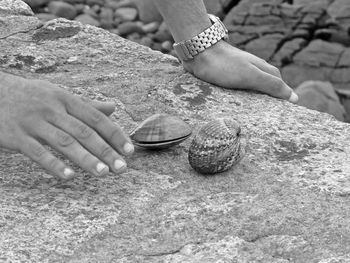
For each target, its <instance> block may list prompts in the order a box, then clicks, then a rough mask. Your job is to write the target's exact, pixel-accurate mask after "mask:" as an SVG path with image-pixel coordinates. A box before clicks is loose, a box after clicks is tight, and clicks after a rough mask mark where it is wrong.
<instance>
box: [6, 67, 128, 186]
mask: <svg viewBox="0 0 350 263" xmlns="http://www.w3.org/2000/svg"><path fill="white" fill-rule="evenodd" d="M113 111H114V104H113V103H102V102H91V101H86V100H83V99H81V98H79V97H77V96H74V95H72V94H70V93H68V92H66V91H64V90H62V89H60V88H59V87H57V86H56V85H54V84H52V83H50V82H47V81H42V80H30V79H24V78H21V77H19V76H15V75H12V74H8V73H4V72H1V71H0V147H4V148H8V149H11V150H16V151H20V152H22V153H24V154H25V155H27V156H28V157H29V158H31V159H32V160H34V161H36V162H37V163H39V164H40V165H41V166H43V167H44V168H46V169H47V170H48V171H49V172H51V173H52V174H53V175H55V176H57V177H58V178H61V179H70V178H72V177H73V176H74V171H73V169H72V168H71V167H69V166H68V165H67V164H65V163H64V162H62V161H61V160H60V159H58V158H57V157H55V156H54V154H53V153H52V152H51V151H49V150H48V149H47V148H46V147H44V146H43V143H46V144H48V145H50V146H51V148H52V149H53V150H56V151H59V152H61V153H62V154H63V155H65V156H66V157H67V158H68V159H70V160H71V161H73V162H75V163H76V164H78V165H79V166H80V167H81V168H82V169H84V170H86V171H88V172H90V173H92V174H93V175H96V176H99V175H104V174H106V173H107V172H108V171H109V169H111V170H112V171H113V172H115V173H119V172H123V171H124V170H125V168H126V163H125V161H124V160H123V158H122V157H121V155H127V154H131V153H132V152H133V146H132V144H131V143H130V140H129V139H128V137H127V136H126V135H125V134H124V133H123V131H122V130H121V128H120V127H119V126H118V125H116V124H115V123H113V122H112V121H111V120H110V119H109V118H108V117H107V116H106V115H110V114H111V113H112V112H113ZM107 142H108V144H107Z"/></svg>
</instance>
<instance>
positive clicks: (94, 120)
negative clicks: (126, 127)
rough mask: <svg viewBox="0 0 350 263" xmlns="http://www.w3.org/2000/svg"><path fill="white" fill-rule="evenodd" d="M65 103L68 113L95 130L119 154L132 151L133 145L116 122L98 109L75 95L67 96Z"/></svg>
mask: <svg viewBox="0 0 350 263" xmlns="http://www.w3.org/2000/svg"><path fill="white" fill-rule="evenodd" d="M66 103H67V105H66V107H67V112H68V113H69V114H70V115H72V116H73V117H75V118H77V119H79V120H80V121H82V122H84V123H85V124H87V125H88V126H89V127H91V128H92V129H94V130H95V131H97V133H98V134H99V135H100V136H101V137H102V138H103V139H104V140H105V141H106V142H107V143H108V144H110V145H111V146H112V147H113V148H114V149H115V150H117V151H118V152H119V153H120V154H123V155H130V154H132V153H133V151H134V146H133V145H132V143H131V141H130V139H129V137H128V136H127V135H126V134H125V133H124V131H123V130H122V129H121V127H120V126H119V125H118V124H116V123H113V122H112V121H111V120H110V119H109V118H108V117H106V116H105V115H104V114H102V113H101V112H100V111H98V110H96V109H95V108H93V107H91V106H90V105H88V104H86V103H83V102H82V101H81V100H79V99H77V98H75V97H71V96H69V97H68V96H67V98H66Z"/></svg>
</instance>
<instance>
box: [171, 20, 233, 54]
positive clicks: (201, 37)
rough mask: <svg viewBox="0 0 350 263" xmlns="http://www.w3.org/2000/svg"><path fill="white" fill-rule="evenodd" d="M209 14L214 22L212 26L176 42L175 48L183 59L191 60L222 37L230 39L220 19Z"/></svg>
mask: <svg viewBox="0 0 350 263" xmlns="http://www.w3.org/2000/svg"><path fill="white" fill-rule="evenodd" d="M208 16H209V18H210V20H211V21H212V22H213V25H212V26H210V27H209V28H207V29H206V30H204V31H203V32H201V33H199V34H198V35H197V36H195V37H193V38H191V39H189V40H185V41H181V42H179V43H175V44H174V49H175V51H176V53H177V55H178V56H179V58H180V59H181V60H185V61H186V60H191V59H193V58H194V56H196V55H197V54H199V53H200V52H203V51H204V50H206V49H207V48H209V47H211V46H212V45H214V44H216V43H217V42H219V41H220V40H221V39H225V40H227V39H228V31H227V29H226V27H225V25H224V24H223V23H222V22H221V21H220V19H219V18H218V17H216V16H214V15H211V14H208Z"/></svg>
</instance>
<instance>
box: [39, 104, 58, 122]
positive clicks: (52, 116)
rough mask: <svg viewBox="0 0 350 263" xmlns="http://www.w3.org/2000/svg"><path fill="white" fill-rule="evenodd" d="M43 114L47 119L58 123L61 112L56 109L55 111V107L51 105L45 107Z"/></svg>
mask: <svg viewBox="0 0 350 263" xmlns="http://www.w3.org/2000/svg"><path fill="white" fill-rule="evenodd" d="M42 115H43V117H44V119H45V120H47V121H50V122H52V123H57V121H58V116H59V114H57V112H56V111H54V110H53V109H51V108H49V107H45V108H44V109H43V111H42Z"/></svg>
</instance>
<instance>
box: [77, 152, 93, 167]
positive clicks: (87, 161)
mask: <svg viewBox="0 0 350 263" xmlns="http://www.w3.org/2000/svg"><path fill="white" fill-rule="evenodd" d="M92 159H93V158H92V155H91V154H90V153H88V152H86V153H84V154H82V155H81V156H80V158H79V165H80V166H81V167H91V164H92V163H93V162H92V161H91V160H92Z"/></svg>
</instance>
